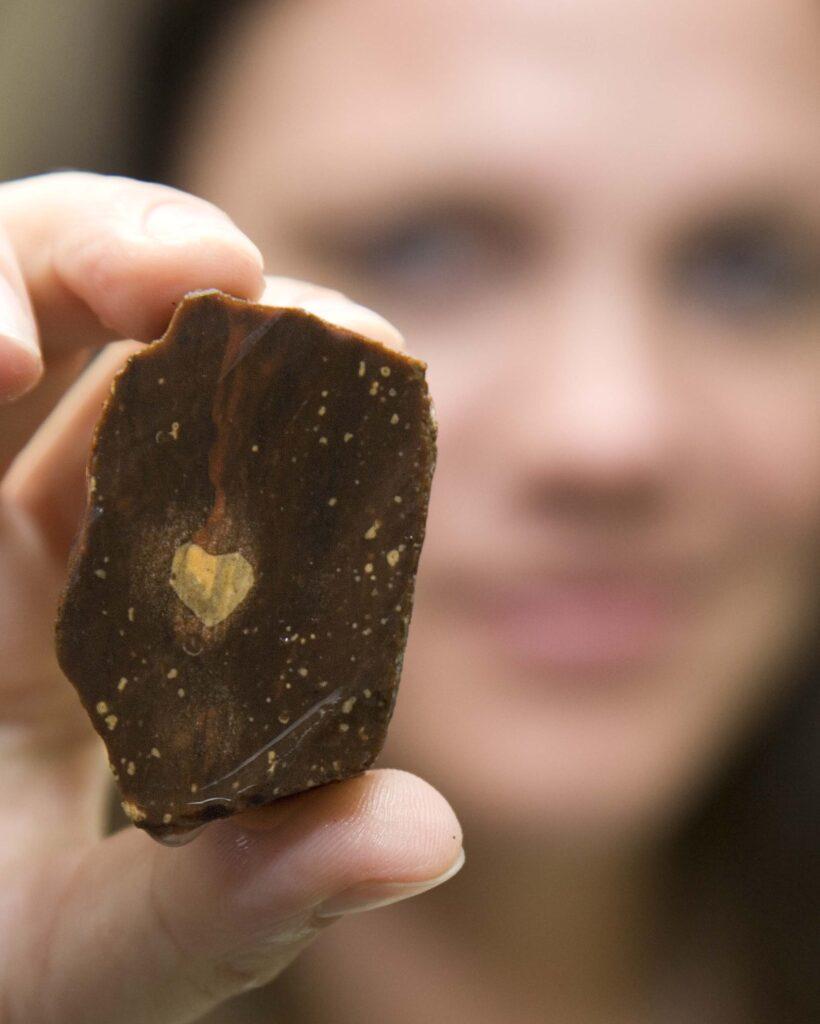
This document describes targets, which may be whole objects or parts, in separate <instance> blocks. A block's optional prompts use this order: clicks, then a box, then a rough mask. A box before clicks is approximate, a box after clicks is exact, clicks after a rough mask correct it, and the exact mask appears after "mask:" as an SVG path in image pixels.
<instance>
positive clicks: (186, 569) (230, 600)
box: [169, 543, 254, 627]
mask: <svg viewBox="0 0 820 1024" xmlns="http://www.w3.org/2000/svg"><path fill="white" fill-rule="evenodd" d="M253 582H254V579H253V567H252V566H251V564H250V562H249V561H248V560H247V558H245V557H244V555H242V554H240V552H238V551H232V552H230V553H229V554H225V555H212V554H211V553H210V552H208V551H206V550H205V549H204V548H201V547H200V546H199V545H198V544H194V543H188V544H181V545H180V546H179V547H178V548H177V549H176V551H175V552H174V559H173V562H172V564H171V578H170V580H169V583H170V584H171V586H172V587H173V588H174V591H175V592H176V595H177V597H178V598H179V599H180V601H182V603H183V604H184V605H185V607H186V608H188V609H190V610H191V611H192V612H193V613H194V615H196V617H197V618H198V619H199V620H200V622H202V623H203V625H205V626H208V627H211V626H217V625H219V623H220V622H224V620H225V619H227V618H228V616H229V615H231V614H232V613H233V612H234V611H235V610H236V608H237V607H238V606H239V605H240V604H241V603H242V602H243V601H244V600H245V598H246V597H247V596H248V593H249V592H250V589H251V587H252V586H253Z"/></svg>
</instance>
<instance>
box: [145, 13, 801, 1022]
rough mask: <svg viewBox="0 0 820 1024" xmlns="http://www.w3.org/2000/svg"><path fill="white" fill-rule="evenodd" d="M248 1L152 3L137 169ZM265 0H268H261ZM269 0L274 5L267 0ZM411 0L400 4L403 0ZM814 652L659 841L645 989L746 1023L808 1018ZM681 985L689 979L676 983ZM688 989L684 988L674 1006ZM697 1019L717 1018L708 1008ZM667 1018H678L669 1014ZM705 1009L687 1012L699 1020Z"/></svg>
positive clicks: (159, 143) (154, 160)
mask: <svg viewBox="0 0 820 1024" xmlns="http://www.w3.org/2000/svg"><path fill="white" fill-rule="evenodd" d="M258 2H259V0H164V2H163V3H162V4H161V5H160V10H159V13H158V16H157V18H156V19H155V20H154V21H153V23H152V24H151V25H150V27H149V32H148V35H147V38H146V39H145V41H144V44H145V54H146V61H145V65H144V66H145V69H146V74H145V86H144V89H143V90H142V91H141V93H140V97H139V100H140V111H139V114H138V118H137V121H138V125H139V128H138V131H139V136H138V137H139V143H140V156H139V159H138V160H137V161H136V164H135V167H134V168H133V169H132V172H133V173H136V174H137V176H141V177H145V178H149V179H153V180H165V179H166V177H167V173H168V168H169V167H170V166H171V164H170V158H171V156H172V154H173V149H174V139H175V134H176V132H177V130H178V129H179V127H180V125H181V118H182V117H183V116H184V111H185V108H186V104H187V102H188V100H189V98H190V91H191V89H192V88H194V87H195V84H196V82H197V80H198V76H199V75H200V74H201V73H202V70H203V67H204V66H205V64H206V61H207V57H208V54H209V53H210V52H211V50H212V48H213V47H214V45H215V43H216V41H217V40H218V39H220V38H221V36H222V33H223V32H224V31H225V30H226V28H228V27H229V24H230V23H231V22H233V20H234V19H236V18H237V16H238V14H239V13H240V12H243V13H244V12H245V11H246V9H247V8H249V7H250V6H251V4H253V3H258ZM268 2H275V0H268ZM279 2H281V0H279ZM408 2H412V0H408ZM817 666H818V658H817V652H816V650H814V649H813V650H812V652H811V655H810V656H809V657H806V658H803V659H802V661H800V663H799V664H797V666H796V667H793V668H792V669H791V672H790V675H791V677H792V682H791V684H790V685H788V686H785V687H784V688H783V694H782V699H781V700H780V702H779V705H778V707H777V708H775V709H772V711H771V713H770V715H769V716H768V718H767V720H766V721H765V722H763V723H762V724H761V726H760V728H759V729H758V730H757V732H756V733H755V734H754V735H752V736H750V737H748V739H747V741H746V743H745V744H744V745H743V748H742V749H741V750H740V751H738V753H737V755H736V757H735V758H734V760H733V762H732V764H731V765H729V766H728V767H727V768H726V769H725V770H724V771H723V772H722V773H719V775H718V777H717V778H716V779H715V780H714V783H713V785H712V787H711V790H710V792H709V793H708V794H706V795H705V797H704V798H703V799H702V800H701V801H700V803H699V805H698V806H697V807H695V808H693V810H692V812H691V814H690V815H689V816H688V819H687V820H686V821H685V822H684V825H683V827H682V828H681V829H680V830H679V831H678V833H677V834H676V835H675V836H674V837H673V838H672V839H671V841H670V842H669V847H668V848H669V856H668V860H667V878H666V881H667V901H668V902H667V908H666V910H667V918H666V920H665V921H664V933H665V935H666V938H665V940H664V947H663V949H664V953H665V956H662V957H661V956H659V959H663V960H665V962H666V963H667V964H669V965H671V970H666V969H665V968H662V970H663V975H664V976H663V977H662V978H661V979H659V987H662V988H665V989H667V990H668V991H670V992H672V993H673V994H674V992H675V991H680V988H681V985H684V986H688V987H689V989H690V990H691V985H697V984H698V979H699V978H702V977H703V976H704V975H705V974H706V975H708V973H709V968H710V964H711V963H715V964H717V965H718V970H726V971H728V972H730V974H731V977H732V980H733V981H737V983H738V985H739V987H740V989H741V991H742V994H743V995H744V996H745V997H747V998H748V1001H749V1005H748V1006H746V1007H744V1008H743V1010H742V1016H743V1019H744V1020H745V1021H747V1022H748V1024H752V1022H755V1024H811V1022H812V1021H817V1020H820V981H819V979H820V964H818V962H817V961H818V958H820V863H818V862H819V861H820V857H819V856H818V855H819V854H820V828H819V827H818V826H820V687H819V686H818V681H820V677H819V675H818V670H817ZM690 983H691V984H690ZM690 995H691V991H687V992H686V997H687V998H686V999H684V1000H682V1002H683V1003H684V1004H687V1003H688V1002H689V996H690ZM705 1012H707V1013H708V1015H709V1017H708V1019H709V1020H710V1021H714V1020H719V1019H720V1017H721V1016H722V1014H721V1013H720V1010H719V1009H718V1008H716V1007H710V1008H708V1010H706V1011H705ZM663 1019H664V1020H665V1021H667V1022H671V1021H672V1020H674V1021H676V1022H677V1021H679V1020H687V1021H689V1020H690V1019H691V1018H686V1017H685V1016H684V1017H679V1016H678V1015H677V1014H676V1013H669V1014H667V1015H664V1018H663ZM705 1019H706V1018H698V1020H699V1022H700V1020H705Z"/></svg>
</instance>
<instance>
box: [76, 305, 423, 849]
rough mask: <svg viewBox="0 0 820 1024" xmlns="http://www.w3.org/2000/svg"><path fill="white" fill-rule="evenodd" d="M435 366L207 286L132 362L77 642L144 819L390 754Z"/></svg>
mask: <svg viewBox="0 0 820 1024" xmlns="http://www.w3.org/2000/svg"><path fill="white" fill-rule="evenodd" d="M424 369H425V368H424V364H423V363H420V362H418V361H417V360H415V359H412V358H410V357H408V356H405V355H402V354H400V353H397V352H395V351H393V350H391V349H388V348H386V347H384V346H382V345H381V344H379V343H377V342H373V341H369V340H367V339H365V338H363V337H361V336H359V335H356V334H354V333H352V332H350V331H345V330H341V329H338V328H336V327H333V326H331V325H329V324H326V323H325V322H323V321H322V320H320V319H318V318H317V317H314V316H311V315H310V314H307V313H305V312H303V311H301V310H296V309H272V308H268V307H264V306H259V305H254V304H252V303H246V302H242V301H240V300H238V299H233V298H230V297H228V296H225V295H222V294H221V293H219V292H201V293H195V294H192V295H190V296H187V297H186V298H185V300H184V301H183V302H182V304H181V305H180V307H179V309H178V310H177V312H176V314H175V316H174V318H173V320H172V322H171V325H170V327H169V328H168V331H167V333H166V334H165V336H164V337H163V338H162V339H160V340H159V341H157V342H154V343H153V344H152V345H150V346H148V347H147V348H146V349H145V350H143V351H142V352H140V353H139V354H137V355H136V356H134V357H132V358H131V359H130V360H129V361H128V363H127V365H126V367H125V368H124V370H123V371H122V372H121V373H120V374H119V376H118V377H117V379H116V381H115V384H114V386H113V388H112V392H111V396H110V398H109V399H108V401H107V402H106V405H105V408H104V410H103V413H102V416H101V419H100V422H99V424H98V427H97V431H96V435H95V439H94V445H93V448H92V452H91V457H90V462H89V467H88V478H89V501H88V507H87V511H86V514H85V519H84V522H83V524H82V528H81V531H80V535H79V537H78V539H77V542H76V544H75V548H74V551H73V554H72V560H71V565H70V570H69V581H68V585H67V588H66V591H65V594H64V597H63V601H62V605H61V609H60V614H59V619H58V624H57V651H58V656H59V660H60V664H61V666H62V668H63V671H64V672H65V674H66V675H67V676H68V678H69V679H70V680H71V681H72V682H73V683H74V685H75V687H76V688H77V690H78V692H79V695H80V699H81V700H82V702H83V705H84V706H85V709H86V711H87V712H88V714H89V716H90V717H91V720H92V721H93V723H94V726H95V728H96V729H97V731H98V732H99V734H100V736H102V738H103V739H104V741H105V744H106V746H107V748H108V752H109V759H110V761H111V766H112V769H113V771H114V773H115V776H116V778H117V779H118V782H119V786H120V789H121V792H122V798H123V806H124V808H125V810H126V813H127V814H128V815H129V817H130V818H131V820H132V821H133V822H134V823H135V824H136V825H138V826H139V827H140V828H144V829H146V830H148V831H149V832H150V833H152V834H153V835H154V836H156V837H158V838H165V839H166V840H167V839H170V838H173V837H174V836H176V835H180V834H181V833H184V832H185V831H187V830H189V829H192V828H194V827H196V826H198V825H200V824H202V823H203V822H205V821H208V820H210V819H212V818H217V817H224V816H226V815H229V814H233V813H235V812H236V811H239V810H241V809H243V808H246V807H249V806H254V805H257V804H261V803H267V802H269V801H272V800H275V799H277V798H278V797H283V796H287V795H288V794H291V793H297V792H299V791H301V790H305V789H309V788H310V787H312V786H317V785H320V784H322V783H326V782H330V781H334V780H338V779H343V778H346V777H348V776H350V775H353V774H356V773H357V772H360V771H362V770H363V769H365V768H367V767H368V766H369V765H370V764H372V762H373V760H374V759H375V757H376V755H377V754H378V753H379V751H380V749H381V747H382V744H383V742H384V738H385V732H386V729H387V724H388V721H389V719H390V715H391V713H392V711H393V705H394V703H395V699H396V689H397V686H398V680H399V674H400V670H401V662H402V657H403V653H404V646H405V642H406V638H407V628H408V623H409V620H410V611H411V605H412V598H413V585H414V580H415V572H416V567H417V563H418V558H419V551H420V548H421V543H422V538H423V534H424V525H425V516H426V512H427V502H428V497H429V491H430V482H431V478H432V473H433V465H434V461H435V426H434V421H433V418H432V410H431V405H430V400H429V396H428V393H427V388H426V385H425V382H424Z"/></svg>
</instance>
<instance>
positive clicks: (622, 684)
mask: <svg viewBox="0 0 820 1024" xmlns="http://www.w3.org/2000/svg"><path fill="white" fill-rule="evenodd" d="M819 37H820V13H818V12H817V10H816V9H815V5H814V3H813V0H724V2H723V3H720V4H716V3H714V0H677V2H669V3H662V4H659V3H657V2H655V0H571V2H570V0H497V2H486V0H413V2H412V3H407V2H406V0H305V2H302V3H287V2H285V3H279V4H273V5H265V4H263V5H262V6H261V7H259V8H258V9H257V10H253V11H251V13H250V15H249V16H248V17H247V18H246V20H245V22H244V23H241V24H240V25H239V26H238V27H237V30H236V32H235V33H234V35H233V36H232V38H231V39H230V40H229V41H228V42H227V43H225V44H224V46H223V52H222V53H221V55H220V56H219V58H218V59H216V60H215V62H214V66H213V67H212V68H210V69H209V73H208V75H207V85H205V86H204V87H203V89H202V91H201V93H200V97H199V103H198V106H197V108H196V110H195V111H194V114H195V116H194V117H193V118H192V120H191V121H190V124H191V125H192V127H191V130H190V134H189V137H188V138H187V139H186V140H184V142H185V145H184V146H183V151H182V154H181V159H180V177H181V179H182V182H183V184H185V185H186V186H188V187H190V188H191V189H193V190H195V191H198V192H200V193H203V194H205V195H206V196H207V197H208V198H210V199H213V200H215V201H216V202H218V203H220V204H221V205H223V206H224V207H225V208H226V209H227V210H228V211H229V212H230V213H231V214H232V215H233V216H234V217H235V218H236V219H237V221H238V222H239V224H240V225H241V226H242V227H243V228H244V229H245V230H246V231H247V232H248V233H249V234H250V235H251V236H252V237H253V238H254V240H255V241H256V242H257V243H259V244H260V246H261V247H262V248H263V250H265V252H266V256H267V260H268V268H269V270H270V271H271V272H274V273H284V274H288V275H291V276H299V277H305V278H307V279H312V280H316V281H319V282H320V283H323V284H327V285H330V286H333V287H337V288H340V289H342V290H345V291H347V292H348V293H349V294H350V295H351V296H352V297H353V298H355V299H357V300H358V301H361V302H364V303H366V304H368V305H370V306H372V307H374V308H375V309H377V310H378V311H380V312H381V313H383V314H385V315H386V316H388V317H389V318H391V319H393V320H394V322H395V323H396V324H397V326H398V327H399V328H400V329H401V330H402V331H403V333H404V334H405V337H406V339H407V343H408V347H409V349H410V350H411V351H412V352H413V353H414V354H416V355H418V356H420V357H421V358H423V359H425V360H427V362H428V364H429V382H430V387H431V391H432V394H433V397H434V400H435V404H436V407H437V411H438V418H439V426H440V435H439V441H440V458H439V467H438V471H437V478H436V482H435V485H434V493H433V500H432V506H431V513H430V521H429V528H428V538H427V542H426V546H425V549H424V553H423V556H422V564H421V572H420V576H419V584H418V593H417V602H416V611H415V615H414V619H413V623H412V627H411V634H410V644H409V648H408V654H407V659H406V663H405V673H404V681H403V684H402V695H401V699H400V701H399V705H398V709H397V714H396V718H395V720H394V726H393V731H392V739H391V742H392V744H393V746H392V755H393V759H394V760H401V761H402V762H403V763H404V764H406V765H407V766H408V767H411V768H412V769H414V770H416V771H418V772H419V773H420V774H423V775H426V776H427V777H428V778H430V779H431V780H432V781H434V782H436V783H437V784H439V785H440V786H441V787H442V788H443V789H444V791H445V792H446V793H447V795H448V796H449V797H450V798H451V799H452V800H453V802H454V804H455V806H456V807H457V808H458V809H459V811H460V812H461V813H462V815H463V816H464V817H465V818H466V819H467V821H468V822H470V821H472V824H473V826H474V827H479V826H480V825H481V824H482V823H483V824H484V825H485V826H486V827H487V828H493V829H500V828H503V829H517V830H518V832H519V834H520V832H521V830H527V831H529V832H530V833H539V834H544V833H549V834H550V835H557V836H577V835H581V836H590V835H595V836H598V837H599V838H600V837H601V836H605V837H606V838H607V839H613V838H615V839H617V838H618V837H627V836H635V835H645V834H646V832H647V830H648V829H652V828H655V827H658V826H660V825H662V824H663V823H664V822H666V821H668V820H669V819H670V816H672V815H673V814H674V813H675V812H676V811H677V810H678V809H679V805H681V804H682V803H683V802H685V800H686V799H687V798H688V797H690V796H691V795H692V794H693V793H695V792H696V791H697V788H698V785H699V784H700V783H701V782H702V781H703V780H704V779H706V778H707V777H708V776H709V775H710V774H711V773H713V772H714V771H715V770H716V768H717V766H718V764H719V762H720V760H721V758H723V757H725V756H728V754H729V753H730V752H731V750H732V748H733V745H735V744H736V743H737V742H738V741H739V739H740V737H742V735H744V734H746V733H748V731H749V730H750V729H751V728H753V727H754V724H755V723H756V722H757V721H759V720H760V719H761V718H762V716H764V715H765V713H766V709H767V707H768V706H769V705H771V704H772V703H773V702H774V701H775V700H776V699H777V698H778V696H780V695H781V694H780V693H779V692H778V691H782V689H783V687H784V685H785V684H784V682H783V679H784V678H785V675H784V673H783V666H784V665H785V663H786V661H787V659H788V658H789V656H790V654H792V653H793V652H794V651H795V650H796V649H797V648H798V647H799V645H800V644H801V643H802V642H803V641H804V640H805V638H806V637H807V636H808V634H809V630H810V628H811V622H812V615H813V611H814V608H813V601H814V594H813V587H814V582H813V579H814V574H815V566H816V561H815V555H816V542H817V524H818V522H820V460H818V458H817V454H818V451H819V450H820V405H819V403H818V401H817V391H818V387H817V385H818V380H820V373H819V372H818V371H820V344H818V333H820V305H819V303H818V266H820V262H819V256H820V241H819V240H820V189H818V187H817V182H818V181H820V133H818V131H817V126H818V124H820V65H818V62H817V59H816V54H817V43H818V38H819Z"/></svg>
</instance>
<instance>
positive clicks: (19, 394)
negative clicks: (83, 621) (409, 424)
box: [0, 173, 461, 1024]
mask: <svg viewBox="0 0 820 1024" xmlns="http://www.w3.org/2000/svg"><path fill="white" fill-rule="evenodd" d="M206 287H217V288H221V289H223V290H224V291H227V292H230V293H232V294H234V295H237V296H241V297H246V298H250V299H255V298H258V297H259V296H260V295H261V294H262V293H263V288H264V289H265V292H264V298H265V301H268V302H271V303H273V304H284V305H302V306H305V307H306V308H309V309H312V310H313V311H315V312H317V313H319V314H320V315H321V316H323V317H325V318H326V319H329V320H334V321H335V322H337V323H339V324H341V325H342V326H347V327H352V328H354V329H357V330H360V331H362V332H363V333H366V334H368V335H370V336H371V337H376V338H379V339H380V340H382V341H384V342H385V343H387V344H391V345H397V344H400V343H401V339H400V338H399V336H398V335H397V334H396V332H395V331H394V329H393V328H391V327H390V326H389V325H388V324H386V323H385V321H383V320H381V318H379V317H377V316H376V315H375V314H373V313H370V312H369V311H368V310H364V309H362V308H361V307H358V306H354V305H353V304H352V303H350V302H348V301H347V300H346V299H344V297H343V296H341V295H339V294H338V293H336V292H328V291H326V290H324V289H318V288H315V287H313V286H310V285H307V284H304V283H301V282H297V281H291V280H289V279H285V278H275V279H270V280H269V281H268V283H267V287H266V286H265V282H264V279H263V276H262V261H261V257H260V255H259V253H258V251H257V250H256V248H255V247H254V246H253V245H252V244H251V243H250V242H249V241H248V239H247V238H246V237H245V236H244V235H243V234H242V233H241V232H240V231H239V230H238V229H237V228H236V227H235V226H234V225H233V224H232V222H231V221H230V220H229V219H228V218H227V217H226V216H225V215H224V214H222V213H221V212H220V211H219V210H217V209H215V208H214V207H213V206H211V205H210V204H208V203H205V202H203V201H202V200H199V199H195V198H193V197H191V196H188V195H185V194H183V193H181V192H177V191H175V190H173V189H169V188H166V187H162V186H157V185H146V184H142V183H139V182H134V181H129V180H126V179H122V178H100V177H96V176H94V175H89V174H79V173H66V174H55V175H47V176H45V177H42V178H35V179H29V180H26V181H20V182H14V183H11V184H6V185H0V403H2V404H0V481H1V482H0V815H1V817H0V879H2V883H0V950H2V956H1V957H0V1019H2V1021H3V1022H4V1024H45V1022H49V1024H132V1022H138V1021H139V1022H149V1021H150V1022H151V1024H178V1022H183V1021H193V1020H196V1019H197V1018H199V1017H200V1016H202V1015H203V1014H205V1013H206V1012H207V1011H209V1010H211V1009H212V1008H213V1007H215V1006H216V1005H217V1004H219V1003H220V1002H221V1001H223V1000H225V999H227V998H229V997H230V996H232V995H235V994H236V993H238V992H240V991H242V990H244V989H247V988H250V987H254V986H256V985H260V984H263V983H265V982H267V981H269V980H270V979H271V978H273V977H274V976H275V975H276V974H277V973H278V972H279V971H281V970H282V968H283V967H284V966H285V965H286V964H288V963H289V962H290V961H291V960H292V959H293V958H294V956H295V955H296V954H297V953H298V952H299V951H300V950H302V949H303V948H304V947H305V946H306V945H307V944H308V943H309V942H310V941H311V939H312V938H313V937H314V936H315V935H316V934H317V932H318V931H319V930H320V929H321V928H323V927H324V926H326V925H327V924H328V923H329V922H330V921H332V920H333V919H334V917H336V916H338V915H339V914H340V913H345V912H355V911H357V910H360V909H365V908H368V907H369V906H372V905H376V904H380V903H385V902H392V901H393V900H395V899H402V898H404V897H405V896H410V895H414V894H415V893H416V892H419V891H423V890H424V889H426V888H430V887H431V886H433V885H435V884H437V883H438V882H439V881H443V880H444V877H448V876H449V874H453V873H455V871H456V870H457V869H458V867H459V866H460V863H461V860H460V849H461V833H460V829H459V825H458V822H457V821H456V819H455V817H454V815H453V813H452V811H451V810H450V808H449V806H448V805H447V804H446V802H445V801H444V800H443V798H442V797H441V796H439V794H438V793H436V791H435V790H433V789H432V788H430V787H429V786H428V785H426V784H425V783H424V782H422V781H420V780H419V779H416V778H414V777H413V776H410V775H407V774H405V773H402V772H394V771H373V772H367V773H366V774H365V775H363V776H361V777H359V778H356V779H352V780H349V781H347V782H344V783H341V784H339V785H336V786H331V787H326V788H323V789H317V790H313V791H311V792H310V793H305V794H303V795H300V796H297V797H292V798H290V799H288V800H284V801H281V802H280V803H278V804H275V805H273V806H271V807H268V808H261V809H259V810H257V811H253V812H248V813H246V814H243V815H239V816H237V817H235V818H233V819H229V820H227V821H224V822H218V823H214V824H212V825H210V826H208V827H207V828H206V829H205V830H204V832H203V833H202V834H201V835H200V836H199V837H198V838H197V839H195V840H194V841H193V842H192V843H191V844H190V845H188V846H185V847H182V848H179V849H167V848H165V847H161V846H159V845H157V844H156V843H154V842H153V841H152V840H151V839H149V838H148V837H147V836H146V835H144V834H143V833H141V832H139V831H138V830H137V829H134V828H131V827H128V828H126V829H124V830H123V831H121V832H119V833H117V834H116V835H112V836H108V837H107V838H105V837H104V820H105V807H106V798H107V795H108V793H109V792H110V789H109V787H110V775H109V772H108V767H107V764H106V758H105V756H104V753H103V750H102V745H101V743H100V741H99V740H98V738H97V736H96V734H95V733H94V732H93V730H92V729H91V726H90V724H89V723H88V721H87V719H86V716H85V713H84V712H83V711H82V709H81V707H80V704H79V701H78V699H77V697H76V694H75V693H74V691H73V689H72V687H71V686H70V684H69V683H68V682H67V681H66V680H65V679H64V678H63V677H62V676H61V674H60V672H59V670H58V668H57V664H56V662H55V659H54V653H53V647H54V644H53V635H52V631H53V622H54V616H55V610H56V604H57V599H58V595H59V591H60V588H61V586H62V582H63V576H64V572H65V563H66V558H67V553H68V547H69V544H70V542H71V538H72V536H73V533H74V530H75V528H76V525H77V521H78V516H79V515H80V513H81V510H82V507H83V502H84V500H85V480H84V466H85V460H86V457H87V453H88V447H89V442H90V436H91V431H92V427H93V424H94V422H95V420H96V418H97V416H98V414H99V411H100V406H101V403H102V401H103V399H104V397H105V395H106V394H107V391H108V388H109V386H110V381H111V378H112V377H113V375H114V373H115V372H116V371H117V369H118V368H119V367H120V366H121V364H122V362H123V361H124V359H125V358H126V357H127V356H128V355H129V354H130V353H131V352H133V351H135V350H136V349H138V348H139V347H140V346H139V343H138V342H135V341H125V342H116V343H113V344H109V345H108V347H107V348H106V349H105V350H104V351H103V352H102V353H101V354H100V355H99V356H98V357H97V358H96V359H95V360H94V361H93V363H91V365H90V366H89V367H88V368H87V369H86V370H85V371H84V372H82V373H80V370H81V367H82V366H83V365H84V364H86V363H88V359H89V355H90V352H91V350H92V349H93V348H99V347H100V346H103V345H105V344H107V343H108V342H111V341H112V339H114V338H137V339H141V340H148V339H150V338H153V337H157V336H159V335H160V334H161V333H162V332H163V331H164V329H165V327H166V325H167V323H168V320H169V319H170V316H171V313H172V311H173V306H174V304H175V303H176V302H177V301H178V300H179V299H180V298H181V296H182V295H183V294H184V293H185V292H187V291H190V290H191V289H195V288H206Z"/></svg>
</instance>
